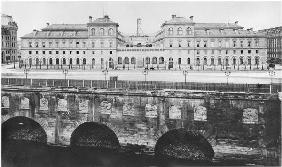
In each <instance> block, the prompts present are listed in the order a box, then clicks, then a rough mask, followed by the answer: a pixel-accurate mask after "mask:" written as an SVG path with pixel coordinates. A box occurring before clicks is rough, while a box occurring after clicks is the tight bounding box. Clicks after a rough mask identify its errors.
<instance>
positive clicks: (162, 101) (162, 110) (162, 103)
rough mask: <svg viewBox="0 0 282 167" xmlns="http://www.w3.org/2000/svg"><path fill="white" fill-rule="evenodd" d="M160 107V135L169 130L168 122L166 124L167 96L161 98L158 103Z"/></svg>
mask: <svg viewBox="0 0 282 167" xmlns="http://www.w3.org/2000/svg"><path fill="white" fill-rule="evenodd" d="M157 107H158V110H157V111H158V126H157V128H158V133H159V135H162V134H164V133H165V132H167V131H168V129H167V127H166V124H165V98H159V101H158V103H157Z"/></svg>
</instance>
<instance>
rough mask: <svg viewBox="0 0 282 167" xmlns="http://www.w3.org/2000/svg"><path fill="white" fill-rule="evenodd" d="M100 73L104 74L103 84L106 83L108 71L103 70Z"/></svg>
mask: <svg viewBox="0 0 282 167" xmlns="http://www.w3.org/2000/svg"><path fill="white" fill-rule="evenodd" d="M102 73H104V75H105V83H107V75H108V73H109V71H108V69H105V70H103V71H102Z"/></svg>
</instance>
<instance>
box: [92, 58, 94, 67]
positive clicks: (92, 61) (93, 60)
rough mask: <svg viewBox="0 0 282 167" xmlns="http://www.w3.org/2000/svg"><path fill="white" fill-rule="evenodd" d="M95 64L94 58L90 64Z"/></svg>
mask: <svg viewBox="0 0 282 167" xmlns="http://www.w3.org/2000/svg"><path fill="white" fill-rule="evenodd" d="M93 65H95V59H94V58H93V59H92V66H93Z"/></svg>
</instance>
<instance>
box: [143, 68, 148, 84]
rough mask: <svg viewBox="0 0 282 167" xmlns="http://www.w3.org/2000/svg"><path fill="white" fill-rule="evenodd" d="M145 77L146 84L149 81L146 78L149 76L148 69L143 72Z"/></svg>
mask: <svg viewBox="0 0 282 167" xmlns="http://www.w3.org/2000/svg"><path fill="white" fill-rule="evenodd" d="M143 75H144V76H145V82H146V81H147V78H146V76H147V75H148V69H144V70H143Z"/></svg>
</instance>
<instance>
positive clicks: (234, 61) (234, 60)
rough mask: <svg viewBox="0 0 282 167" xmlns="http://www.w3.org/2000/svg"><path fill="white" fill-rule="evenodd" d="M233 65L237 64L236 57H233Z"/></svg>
mask: <svg viewBox="0 0 282 167" xmlns="http://www.w3.org/2000/svg"><path fill="white" fill-rule="evenodd" d="M233 65H236V58H235V57H234V58H233Z"/></svg>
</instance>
